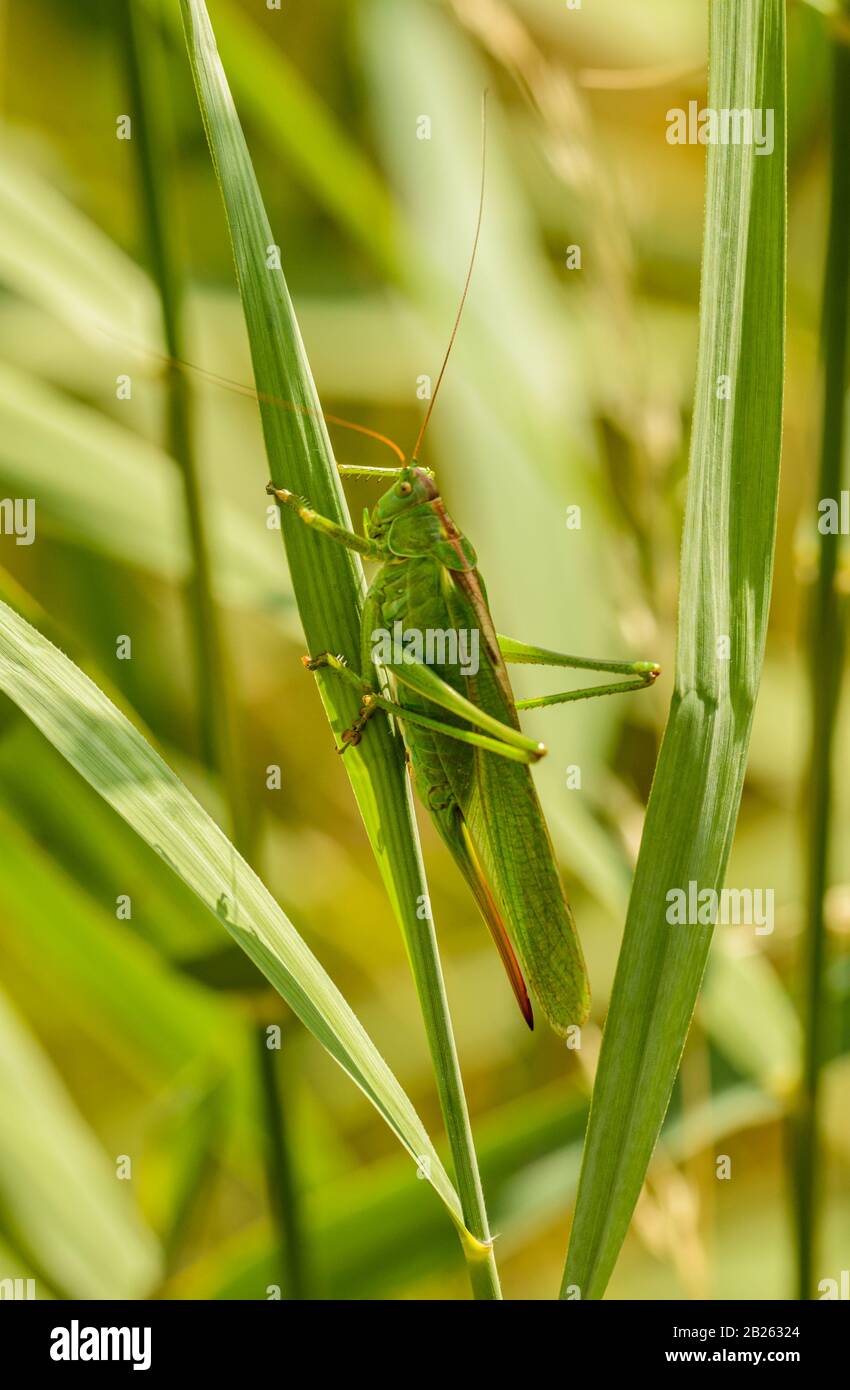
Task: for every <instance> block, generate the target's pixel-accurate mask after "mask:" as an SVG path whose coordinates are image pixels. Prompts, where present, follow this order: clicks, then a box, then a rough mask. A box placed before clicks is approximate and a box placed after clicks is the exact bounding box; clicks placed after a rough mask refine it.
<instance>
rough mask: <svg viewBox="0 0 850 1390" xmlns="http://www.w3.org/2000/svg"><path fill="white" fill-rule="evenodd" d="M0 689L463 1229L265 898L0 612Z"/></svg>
mask: <svg viewBox="0 0 850 1390" xmlns="http://www.w3.org/2000/svg"><path fill="white" fill-rule="evenodd" d="M0 690H3V691H4V692H5V693H6V694H7V695H8V696H9V698H10V699H11V700H12V701H13V702H14V703H15V704H16V705H17V706H18V708H19V709H20V710H22V711H23V713H24V714H25V715H26V716H27V717H28V718H29V719H31V720H32V722H33V723H34V724H35V725H36V727H37V728H38V729H40V730H41V732H42V733H43V734H44V736H45V737H46V738H47V739H48V740H49V741H50V742H51V743H52V744H53V746H54V748H56V749H57V750H58V751H59V752H60V753H61V754H62V756H63V757H64V758H66V759H67V761H68V762H69V763H70V764H71V766H72V767H75V768H76V770H77V771H78V772H79V773H80V775H81V776H82V777H84V778H85V780H86V781H87V782H88V783H89V784H90V786H92V787H94V789H95V791H97V792H98V793H99V794H100V795H101V796H102V797H103V799H104V800H105V801H107V802H108V803H109V804H110V805H111V806H112V807H113V808H114V809H115V810H116V811H117V812H118V814H119V815H120V816H123V818H124V820H126V821H127V822H128V824H129V825H131V826H132V827H133V829H134V830H135V831H136V833H137V834H138V835H140V836H141V838H142V839H143V840H145V841H147V843H148V844H149V845H151V846H152V848H153V849H155V850H156V851H157V852H158V853H159V854H160V855H161V856H162V858H163V859H164V860H165V861H166V863H168V864H169V865H170V867H171V868H172V869H173V870H174V872H175V873H176V874H178V875H179V876H180V878H182V879H183V881H184V882H185V883H186V884H188V886H189V887H190V888H191V889H192V891H193V892H194V893H196V894H197V896H198V897H199V898H200V900H201V902H203V903H204V905H205V906H206V907H208V908H209V910H210V912H213V913H215V915H216V916H217V917H218V919H219V921H221V922H222V924H223V925H224V926H225V927H226V928H227V930H228V931H229V932H230V934H231V936H232V937H233V938H234V940H235V941H236V942H237V943H238V944H239V945H240V946H241V947H242V949H243V950H244V951H245V953H246V954H247V955H248V956H249V957H250V958H251V960H252V961H253V962H254V964H255V965H256V966H257V967H258V969H259V970H261V971H262V972H263V974H264V975H265V976H266V979H268V980H269V981H270V982H271V984H272V985H273V986H274V987H275V989H276V990H277V991H278V992H279V993H280V994H281V995H282V997H283V998H284V999H285V1000H286V1002H287V1003H288V1004H289V1006H290V1008H291V1009H292V1011H293V1013H295V1014H296V1015H297V1016H298V1018H300V1019H301V1022H302V1023H303V1024H304V1026H305V1027H306V1028H308V1029H309V1030H310V1032H311V1033H312V1034H313V1035H314V1036H315V1037H316V1038H318V1040H319V1042H321V1043H322V1045H323V1046H324V1047H325V1048H327V1050H328V1052H329V1053H330V1054H331V1056H332V1057H333V1058H334V1059H335V1060H336V1061H337V1062H338V1063H339V1065H340V1066H341V1067H342V1068H343V1070H344V1071H345V1072H347V1073H348V1075H349V1076H350V1077H351V1079H352V1081H354V1082H355V1084H356V1085H357V1086H359V1087H360V1089H361V1090H362V1091H363V1092H364V1094H365V1095H366V1096H367V1097H368V1098H369V1100H370V1101H371V1102H372V1104H373V1105H374V1106H375V1107H376V1109H377V1110H378V1111H379V1113H380V1114H381V1115H382V1116H383V1118H384V1119H385V1120H386V1122H387V1124H388V1125H389V1126H390V1128H391V1129H392V1130H393V1132H394V1134H395V1135H396V1137H397V1138H398V1139H399V1140H400V1141H401V1143H402V1144H403V1145H404V1147H405V1148H406V1149H407V1150H408V1152H409V1153H410V1154H411V1155H412V1156H413V1158H415V1159H416V1161H417V1164H418V1165H419V1171H421V1172H422V1173H423V1174H424V1175H425V1176H426V1177H427V1178H428V1180H429V1181H430V1182H431V1184H432V1186H433V1187H434V1189H435V1191H436V1192H437V1193H438V1194H439V1196H440V1197H441V1198H442V1200H443V1202H444V1203H445V1205H446V1207H447V1209H448V1211H449V1213H450V1215H451V1216H452V1218H453V1220H454V1221H455V1222H456V1223H457V1225H458V1226H459V1228H461V1229H463V1219H462V1215H461V1208H460V1201H459V1198H458V1195H457V1193H456V1192H455V1189H454V1187H453V1186H452V1183H451V1181H450V1179H449V1177H448V1176H447V1174H446V1171H445V1169H444V1168H443V1165H442V1164H441V1162H440V1160H439V1158H438V1156H437V1153H436V1151H435V1150H434V1148H433V1146H432V1144H431V1141H430V1139H429V1138H428V1136H427V1134H426V1133H425V1130H424V1128H423V1126H422V1123H421V1121H420V1120H419V1117H418V1116H417V1114H416V1112H415V1110H414V1109H413V1106H412V1105H411V1103H410V1101H409V1100H408V1098H407V1096H406V1095H405V1093H404V1091H403V1090H402V1088H401V1086H400V1085H399V1083H398V1081H397V1080H396V1078H395V1077H394V1076H393V1074H392V1072H391V1071H390V1069H389V1067H388V1066H387V1064H386V1062H385V1061H384V1060H383V1058H382V1057H381V1056H380V1054H379V1053H378V1052H377V1050H376V1048H375V1046H374V1044H373V1043H372V1042H371V1040H370V1039H369V1037H368V1036H367V1034H366V1033H365V1032H364V1030H363V1028H362V1026H361V1025H360V1023H359V1021H358V1020H357V1018H356V1016H355V1015H354V1013H353V1012H352V1010H351V1009H350V1008H349V1006H348V1004H347V1003H346V1001H345V1000H344V999H343V997H342V995H341V994H340V992H339V990H338V989H337V988H336V986H335V985H334V983H333V981H332V980H331V979H330V977H329V976H328V975H327V974H326V973H325V971H324V970H323V969H322V966H321V965H320V964H319V962H318V961H317V960H316V958H315V956H313V955H312V953H311V952H310V950H309V949H308V947H307V946H306V945H305V943H304V941H303V940H302V938H301V937H300V936H299V935H298V932H297V931H296V930H295V928H294V927H293V925H292V923H291V922H290V921H289V919H288V918H287V917H286V915H285V914H284V913H283V912H282V910H281V909H280V907H278V905H277V903H276V902H275V901H274V899H273V898H272V896H271V894H270V893H269V892H268V890H267V889H266V888H265V887H264V886H263V884H262V883H261V882H260V880H259V879H258V878H257V876H256V874H255V873H254V872H253V870H252V869H250V868H249V866H248V865H247V864H246V863H245V861H244V860H243V859H242V858H241V857H240V855H239V854H238V853H237V851H236V850H235V849H234V847H233V845H232V844H231V843H230V841H229V840H228V838H227V836H226V835H225V834H224V832H223V831H222V830H220V829H219V827H218V826H217V825H216V824H215V822H214V821H213V820H211V818H210V817H209V816H208V815H207V813H206V811H204V810H203V808H202V807H201V806H200V805H199V804H198V802H197V801H196V800H195V798H194V797H193V796H192V795H191V793H190V792H189V791H188V790H187V788H186V787H185V786H184V785H183V783H182V782H181V781H180V780H179V778H178V777H176V776H175V774H174V773H173V772H172V771H171V769H170V768H169V767H168V766H167V765H166V764H165V763H164V762H163V760H162V758H161V757H160V756H159V754H158V753H156V752H155V751H154V749H153V748H152V747H151V745H150V744H149V743H148V742H147V741H146V739H144V738H143V737H142V735H141V734H140V733H139V732H138V731H137V730H136V729H135V728H134V727H133V725H132V724H131V723H130V722H129V720H128V719H126V718H125V716H124V715H123V714H122V713H121V712H120V711H119V710H118V709H116V707H115V705H113V704H112V702H111V701H110V700H108V699H107V697H106V696H105V695H104V694H103V692H102V691H101V690H99V689H98V687H97V686H96V685H95V684H94V682H93V681H91V680H89V678H88V676H86V675H84V674H83V672H82V671H81V670H80V669H79V667H77V666H75V665H74V663H73V662H72V661H70V660H69V659H68V657H66V656H65V655H64V654H63V653H62V652H60V651H59V650H58V648H56V647H54V646H53V645H52V644H51V643H50V642H48V641H47V639H46V638H45V637H43V636H42V634H41V633H40V632H38V631H37V630H36V629H35V628H33V627H31V626H30V624H29V623H27V622H25V621H24V619H23V618H21V617H20V616H19V614H17V613H16V612H15V611H14V610H13V609H12V608H10V607H9V606H8V605H7V604H5V603H0Z"/></svg>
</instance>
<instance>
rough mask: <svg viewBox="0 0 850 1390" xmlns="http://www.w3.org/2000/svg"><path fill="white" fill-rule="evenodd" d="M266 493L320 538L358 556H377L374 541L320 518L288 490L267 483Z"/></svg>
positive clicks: (302, 499) (327, 518) (318, 514)
mask: <svg viewBox="0 0 850 1390" xmlns="http://www.w3.org/2000/svg"><path fill="white" fill-rule="evenodd" d="M266 492H267V493H268V494H269V496H270V497H276V498H277V500H278V502H279V503H280V505H281V506H282V507H286V508H288V510H289V511H291V512H294V514H295V515H296V516H297V517H298V520H299V521H303V522H304V525H305V526H309V527H311V529H312V530H314V531H318V532H319V533H320V535H322V536H327V537H328V540H332V541H336V543H337V545H344V546H345V547H346V549H347V550H356V551H357V553H358V555H367V556H370V557H372V558H375V557H376V556H377V555H378V547H377V546H376V545H375V542H374V541H370V540H369V538H368V537H367V536H358V534H357V532H356V531H349V530H347V529H346V527H345V526H339V525H337V523H336V522H335V521H331V519H330V517H327V516H322V515H321V513H320V512H314V511H313V508H312V507H308V506H307V503H306V501H305V499H304V498H303V497H298V496H297V495H296V494H295V493H294V492H290V491H289V489H288V488H285V487H275V485H274V483H267V484H266Z"/></svg>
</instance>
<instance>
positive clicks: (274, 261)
mask: <svg viewBox="0 0 850 1390" xmlns="http://www.w3.org/2000/svg"><path fill="white" fill-rule="evenodd" d="M181 12H182V15H183V22H184V28H185V33H186V42H187V47H188V51H189V59H190V62H191V66H192V73H193V77H194V80H195V87H196V90H197V94H198V102H199V105H200V109H201V115H202V118H203V122H204V127H205V130H206V134H207V140H208V142H209V146H210V152H211V155H212V159H213V164H214V166H215V171H216V175H217V177H218V181H219V185H220V188H221V193H222V198H223V201H224V206H225V211H226V214H227V220H228V227H229V231H230V237H231V242H232V245H233V253H234V259H235V262H236V274H237V279H238V282H239V291H240V294H241V296H242V303H243V308H244V312H245V320H246V324H247V328H248V338H249V342H250V347H251V356H252V361H253V367H254V378H255V381H256V385H257V390H258V394H259V397H260V413H261V417H262V424H263V433H264V436H265V441H266V452H267V454H268V460H269V468H270V470H271V475H272V479H273V481H274V483H275V485H276V486H277V487H287V488H289V489H291V490H292V491H293V492H295V493H297V494H300V495H302V496H305V497H307V498H309V500H310V503H311V505H312V506H314V507H315V508H316V510H317V511H319V512H321V514H322V515H323V516H326V517H330V518H331V519H332V520H333V521H335V522H337V523H338V524H340V525H343V526H348V527H350V520H349V516H348V509H347V507H346V503H345V498H344V496H343V493H342V488H341V486H340V481H339V476H338V474H337V470H336V465H335V462H334V456H333V452H332V449H331V445H330V440H329V438H328V433H327V428H326V426H325V422H324V420H323V419H322V416H321V407H320V405H319V399H318V395H317V392H316V388H315V385H314V382H313V378H312V375H311V372H310V367H309V364H308V362H307V357H306V353H305V351H304V347H303V343H302V341H301V333H300V330H299V327H298V323H297V320H296V318H295V312H294V310H293V307H292V302H291V299H290V297H289V291H288V288H287V285H286V281H285V278H284V274H283V270H282V268H281V257H280V247H279V246H278V245H277V244H276V240H275V237H274V235H273V233H272V230H271V227H270V225H269V221H268V218H267V216H266V211H265V207H264V206H263V200H262V196H261V194H260V190H259V187H258V184H257V180H256V176H255V174H254V169H253V166H252V164H251V159H250V155H249V153H248V148H247V146H246V144H245V138H244V135H243V133H242V128H241V126H240V124H239V118H238V115H237V113H236V109H235V107H234V104H233V98H232V96H231V93H230V88H229V86H228V83H227V78H226V76H225V73H224V70H223V68H222V65H221V62H220V60H219V56H218V52H217V49H216V43H215V36H214V34H213V31H212V27H211V25H210V21H209V16H208V15H207V11H206V6H205V5H204V3H203V0H181ZM272 400H284V401H289V402H292V403H293V405H294V407H295V409H293V410H279V409H277V408H276V407H275V406H273V405H272ZM284 511H285V513H286V514H285V515H283V516H282V518H281V526H282V531H283V539H284V542H285V545H286V553H287V558H288V561H289V570H290V574H291V577H292V585H293V590H294V592H295V597H296V601H297V604H298V609H299V613H300V615H301V620H302V623H303V626H304V634H305V637H306V640H307V645H308V648H309V651H310V653H311V655H314V656H315V655H318V654H319V653H321V652H327V651H330V652H334V653H341V654H342V655H343V657H344V658H345V659H346V660H347V661H348V662H349V664H351V665H352V666H355V667H356V666H357V665H359V659H360V605H361V598H362V594H363V592H364V576H363V569H362V566H361V565H360V563H359V560H355V558H354V556H353V555H352V554H351V552H350V551H347V550H343V549H342V548H341V547H339V546H333V545H329V544H328V542H327V541H326V540H324V539H323V538H322V537H321V536H316V535H314V534H311V533H310V532H309V529H308V528H307V527H305V526H304V525H302V523H301V522H300V521H299V520H298V518H297V517H295V516H294V515H292V514H291V513H290V512H289V510H288V509H284ZM319 689H320V693H321V697H322V701H323V703H324V706H325V711H326V713H327V716H328V719H329V721H330V723H331V726H332V727H333V730H334V733H335V734H336V737H337V744H339V742H340V738H341V735H342V733H343V731H344V730H345V729H346V728H348V727H350V725H351V724H352V723H353V721H354V719H355V718H356V716H357V712H358V699H357V695H356V693H355V694H352V693H351V691H350V689H349V688H348V686H347V683H345V682H341V681H339V680H338V679H335V678H334V676H333V674H331V676H330V678H328V677H327V676H325V675H323V674H322V673H321V672H320V673H319ZM344 761H345V769H346V771H347V773H348V775H349V777H350V778H351V783H352V788H353V790H354V794H355V796H356V798H357V802H358V806H359V808H360V813H361V815H362V818H363V823H364V825H365V827H366V831H367V833H368V835H369V839H370V842H371V845H372V850H373V853H374V855H375V859H376V861H377V864H378V867H379V870H380V873H381V876H382V878H383V881H384V885H385V887H386V889H387V893H388V895H389V897H390V901H391V903H392V907H393V910H394V912H395V915H396V918H397V920H398V922H399V925H400V927H401V930H402V932H403V934H404V939H405V944H406V946H407V950H408V955H409V958H410V963H411V968H412V970H413V975H414V979H415V982H416V988H417V993H418V995H419V1002H420V1007H421V1009H422V1013H423V1017H424V1020H425V1027H426V1032H427V1035H428V1043H429V1047H430V1050H431V1056H432V1060H433V1066H434V1073H435V1077H436V1082H437V1088H438V1091H439V1095H440V1104H441V1107H442V1111H443V1116H444V1119H445V1123H446V1129H447V1132H448V1137H449V1142H450V1145H451V1150H452V1157H453V1159H454V1164H455V1173H456V1178H457V1184H458V1190H459V1193H460V1198H461V1203H462V1208H463V1215H464V1220H465V1223H466V1226H467V1228H468V1229H469V1230H470V1231H472V1233H473V1236H474V1238H475V1239H474V1241H472V1242H471V1243H470V1242H464V1254H465V1256H466V1259H467V1263H468V1268H469V1276H470V1281H471V1284H472V1287H473V1291H474V1293H475V1295H476V1296H477V1297H482V1298H498V1297H499V1296H500V1291H499V1282H498V1275H497V1273H496V1265H495V1259H494V1256H493V1251H492V1243H491V1241H490V1234H489V1228H488V1225H487V1215H486V1211H485V1208H484V1199H483V1194H482V1190H481V1180H480V1177H479V1174H478V1164H477V1160H476V1156H475V1149H474V1146H473V1142H472V1134H471V1130H470V1125H469V1115H468V1111H467V1105H466V1098H465V1096H464V1093H463V1083H462V1080H461V1075H460V1067H459V1064H458V1058H457V1049H456V1047H455V1042H454V1037H453V1033H452V1027H451V1020H450V1017H449V1012H448V1003H447V1000H446V994H445V985H444V982H443V976H442V969H441V966H440V961H439V956H438V953H437V944H436V936H435V931H434V924H433V921H432V920H431V918H430V912H429V910H428V909H427V903H428V890H427V884H426V882H425V876H424V870H423V866H422V857H421V852H420V849H419V841H418V837H417V834H416V826H415V821H414V817H413V808H412V803H411V793H410V787H409V785H408V779H407V775H406V772H405V763H404V751H403V747H402V744H401V740H400V738H399V737H398V736H397V734H395V733H394V732H393V731H392V730H391V729H390V726H389V723H388V721H387V720H384V719H382V720H380V721H379V720H377V719H375V720H373V721H372V725H371V727H370V730H369V737H368V738H364V739H363V741H362V743H361V744H360V745H359V746H358V747H357V748H354V749H351V750H350V751H349V752H348V753H347V755H346V757H345V760H344Z"/></svg>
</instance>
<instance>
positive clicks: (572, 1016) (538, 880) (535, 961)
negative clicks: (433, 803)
mask: <svg viewBox="0 0 850 1390" xmlns="http://www.w3.org/2000/svg"><path fill="white" fill-rule="evenodd" d="M443 575H444V593H445V598H446V605H447V608H448V611H449V614H450V620H451V624H452V626H454V627H457V628H467V629H470V628H475V627H478V628H479V630H480V632H481V641H480V650H479V670H478V674H477V675H476V676H474V677H467V690H466V694H467V696H468V698H469V699H471V700H473V701H474V702H475V704H476V705H478V707H479V708H480V709H483V710H486V711H487V713H488V714H491V715H493V716H494V717H496V718H498V719H501V720H502V721H503V722H504V723H506V724H511V725H513V726H514V727H518V726H519V721H518V718H517V713H516V707H515V705H514V700H513V694H512V692H511V688H510V681H509V679H508V674H507V670H506V668H505V665H504V662H503V661H502V658H501V655H500V652H499V647H498V642H497V640H496V634H495V630H494V628H493V622H492V619H491V617H490V613H489V609H488V608H487V604H486V597H485V595H484V592H483V588H482V586H481V584H480V580H478V576H477V572H476V571H474V570H473V571H467V572H458V571H449V570H444V571H443ZM467 751H468V753H469V754H470V755H471V759H472V762H473V775H471V776H465V777H464V778H463V780H462V784H461V785H460V786H459V787H458V802H459V808H460V812H461V814H462V816H463V820H464V822H465V824H466V827H467V829H468V832H469V835H470V837H471V839H472V842H473V844H474V846H475V849H476V851H477V854H478V858H479V859H480V861H481V864H482V866H483V869H484V872H485V874H486V876H487V879H488V881H489V884H490V887H491V889H492V891H493V894H494V896H495V898H496V900H497V902H498V903H499V905H500V907H501V909H502V913H503V915H504V918H505V921H506V923H507V926H508V930H509V932H510V934H511V937H512V938H513V942H514V945H515V946H516V949H517V953H518V955H519V958H520V962H521V964H522V967H523V970H524V971H525V975H526V978H527V979H528V982H529V984H530V986H531V990H532V993H533V994H534V995H535V996H536V998H537V999H538V1000H539V1002H540V1005H541V1007H542V1009H543V1011H544V1013H545V1014H546V1017H547V1018H548V1020H549V1022H550V1024H551V1025H552V1027H553V1028H554V1030H555V1032H556V1033H559V1034H561V1035H563V1034H565V1033H566V1032H567V1029H568V1028H569V1027H570V1026H571V1025H575V1024H581V1023H582V1022H583V1021H584V1020H585V1018H586V1017H587V1014H588V1010H589V1007H590V994H589V990H588V983H587V971H586V969H585V964H584V958H583V956H582V950H581V945H580V943H579V939H578V935H577V932H576V928H575V922H574V920H573V914H572V911H571V909H570V906H569V903H568V902H567V900H566V897H565V895H564V890H563V886H562V883H561V876H560V872H559V870H558V865H557V862H556V860H555V853H554V849H553V847H552V841H551V839H550V836H549V829H548V826H547V825H546V821H545V820H544V817H543V812H542V809H541V807H540V802H539V800H538V797H537V791H536V789H535V786H534V782H533V780H532V776H531V773H530V771H529V769H528V767H527V766H524V765H523V764H520V763H514V762H509V761H508V760H507V759H506V758H500V757H499V756H498V755H496V754H493V753H487V752H484V751H482V750H480V749H469V750H467Z"/></svg>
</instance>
